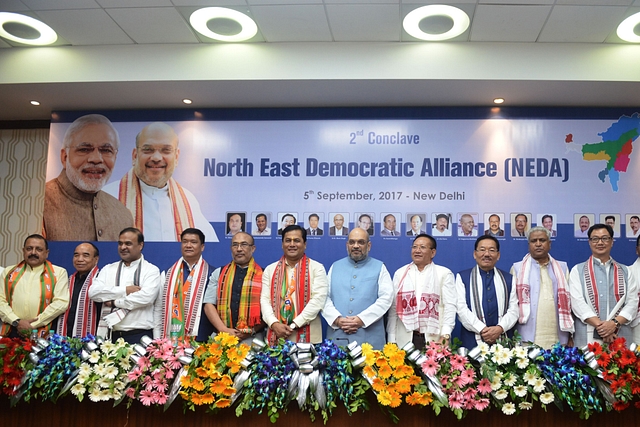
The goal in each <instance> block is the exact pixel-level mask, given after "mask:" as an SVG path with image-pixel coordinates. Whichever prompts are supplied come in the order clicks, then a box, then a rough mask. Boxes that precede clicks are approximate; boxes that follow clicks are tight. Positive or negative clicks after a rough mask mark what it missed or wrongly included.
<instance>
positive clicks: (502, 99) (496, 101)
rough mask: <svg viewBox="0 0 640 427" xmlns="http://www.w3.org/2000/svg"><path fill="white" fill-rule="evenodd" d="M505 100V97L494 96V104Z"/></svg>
mask: <svg viewBox="0 0 640 427" xmlns="http://www.w3.org/2000/svg"><path fill="white" fill-rule="evenodd" d="M503 102H504V98H494V99H493V103H494V104H502V103H503Z"/></svg>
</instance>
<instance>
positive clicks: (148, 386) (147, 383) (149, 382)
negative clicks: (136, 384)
mask: <svg viewBox="0 0 640 427" xmlns="http://www.w3.org/2000/svg"><path fill="white" fill-rule="evenodd" d="M142 385H143V386H144V388H145V390H152V389H153V378H152V377H150V376H146V377H144V379H143V380H142Z"/></svg>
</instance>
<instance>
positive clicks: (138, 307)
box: [89, 255, 162, 331]
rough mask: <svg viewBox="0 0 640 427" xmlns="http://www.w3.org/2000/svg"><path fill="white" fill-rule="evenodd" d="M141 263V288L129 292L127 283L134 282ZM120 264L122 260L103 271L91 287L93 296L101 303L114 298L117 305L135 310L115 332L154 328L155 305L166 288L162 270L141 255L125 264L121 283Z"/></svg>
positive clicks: (121, 322)
mask: <svg viewBox="0 0 640 427" xmlns="http://www.w3.org/2000/svg"><path fill="white" fill-rule="evenodd" d="M140 263H142V266H141V268H140V283H139V285H140V290H139V291H138V292H133V293H131V294H129V295H127V286H132V285H133V278H134V275H135V273H136V270H137V269H138V265H139V264H140ZM119 264H120V262H119V261H118V262H114V263H112V264H109V265H106V266H105V267H104V268H103V269H102V270H100V273H99V274H98V276H97V277H96V278H95V279H93V284H92V285H91V287H90V288H89V298H91V299H92V300H93V301H97V302H105V301H113V302H114V303H115V306H116V307H118V308H126V309H128V310H131V311H130V312H129V313H128V314H127V315H126V316H125V317H124V319H122V320H121V321H120V322H118V323H117V324H116V325H115V326H114V327H113V329H114V330H115V331H130V330H132V329H154V328H155V324H154V317H153V306H154V304H155V302H156V299H157V298H158V295H159V293H160V289H161V288H162V282H161V278H160V270H158V267H156V266H155V265H153V264H151V263H149V262H147V261H145V260H144V257H143V256H142V255H141V256H140V259H137V260H135V261H132V262H131V264H130V265H129V266H126V265H125V264H124V263H123V264H122V270H121V272H120V284H119V286H118V284H117V283H116V277H117V272H118V265H119Z"/></svg>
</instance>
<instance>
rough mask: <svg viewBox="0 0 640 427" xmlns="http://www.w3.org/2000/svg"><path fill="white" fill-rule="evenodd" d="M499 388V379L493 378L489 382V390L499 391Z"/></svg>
mask: <svg viewBox="0 0 640 427" xmlns="http://www.w3.org/2000/svg"><path fill="white" fill-rule="evenodd" d="M500 387H502V381H500V378H498V377H493V381H492V382H491V390H493V391H496V390H500Z"/></svg>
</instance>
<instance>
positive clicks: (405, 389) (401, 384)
mask: <svg viewBox="0 0 640 427" xmlns="http://www.w3.org/2000/svg"><path fill="white" fill-rule="evenodd" d="M396 391H397V392H398V393H403V394H404V393H409V392H410V391H411V384H410V383H409V380H408V379H406V378H402V379H401V380H398V382H397V383H396Z"/></svg>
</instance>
